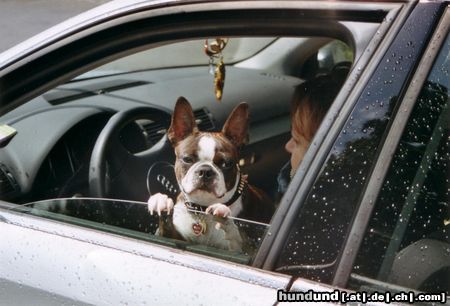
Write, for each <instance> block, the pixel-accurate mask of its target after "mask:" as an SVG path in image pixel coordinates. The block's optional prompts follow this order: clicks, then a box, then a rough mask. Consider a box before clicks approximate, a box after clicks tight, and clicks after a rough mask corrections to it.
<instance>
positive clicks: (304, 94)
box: [277, 67, 348, 197]
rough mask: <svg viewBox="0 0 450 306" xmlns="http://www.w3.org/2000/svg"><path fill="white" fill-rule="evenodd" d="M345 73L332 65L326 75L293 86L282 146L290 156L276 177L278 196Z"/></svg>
mask: <svg viewBox="0 0 450 306" xmlns="http://www.w3.org/2000/svg"><path fill="white" fill-rule="evenodd" d="M347 73H348V68H347V67H335V68H334V69H333V71H332V72H331V73H330V74H323V75H319V76H316V77H315V78H313V79H310V80H308V81H305V82H303V83H301V84H300V85H298V86H297V87H296V89H295V91H294V95H293V97H292V105H291V138H290V139H289V141H288V142H287V143H286V145H285V149H286V151H287V152H288V153H289V154H290V155H291V157H290V161H289V162H288V163H287V164H286V165H285V166H283V168H282V169H281V170H280V173H279V175H278V179H277V181H278V194H279V195H280V197H281V195H283V194H284V192H285V191H286V189H287V187H288V185H289V182H290V180H291V179H292V177H293V176H294V175H295V172H296V171H297V169H298V167H299V165H300V163H301V162H302V160H303V157H304V155H305V153H306V151H307V150H308V147H309V145H310V143H311V140H312V139H313V137H314V135H315V133H316V131H317V130H318V129H319V126H320V124H321V122H322V119H323V118H324V117H325V114H326V113H327V111H328V109H329V107H330V105H331V103H333V101H334V98H335V97H336V96H337V94H338V92H339V90H340V89H341V87H342V85H343V83H344V81H345V77H346V76H347Z"/></svg>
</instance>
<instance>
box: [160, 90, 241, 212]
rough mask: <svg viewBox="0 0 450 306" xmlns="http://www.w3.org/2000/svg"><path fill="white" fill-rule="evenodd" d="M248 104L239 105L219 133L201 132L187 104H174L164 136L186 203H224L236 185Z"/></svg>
mask: <svg viewBox="0 0 450 306" xmlns="http://www.w3.org/2000/svg"><path fill="white" fill-rule="evenodd" d="M248 116H249V113H248V105H247V104H246V103H241V104H239V105H238V106H237V107H236V108H235V109H234V110H233V111H232V112H231V114H230V116H229V117H228V119H227V120H226V122H225V124H224V126H223V129H222V131H221V132H201V131H199V130H198V127H197V123H196V122H195V117H194V114H193V112H192V108H191V105H190V104H189V102H188V101H187V100H186V99H185V98H183V97H180V98H179V99H178V101H177V103H176V106H175V110H174V113H173V116H172V122H171V125H170V128H169V130H168V137H169V140H170V142H171V143H172V145H173V147H174V148H175V155H176V162H175V173H176V177H177V180H178V183H179V185H180V187H181V190H182V191H183V193H184V195H185V196H186V197H187V200H188V201H190V202H194V203H197V204H199V205H202V206H208V205H211V204H215V203H226V202H227V201H228V200H229V199H231V197H232V196H233V194H234V192H235V190H236V188H237V185H238V183H239V178H240V172H239V166H238V161H239V150H240V148H241V147H242V146H243V145H244V144H245V143H246V141H247V138H248V137H247V135H248Z"/></svg>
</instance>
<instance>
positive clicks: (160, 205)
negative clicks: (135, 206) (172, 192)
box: [147, 193, 173, 216]
mask: <svg viewBox="0 0 450 306" xmlns="http://www.w3.org/2000/svg"><path fill="white" fill-rule="evenodd" d="M147 204H148V206H147V208H148V211H149V212H150V215H152V216H153V212H155V211H156V212H157V213H158V216H161V212H163V211H167V214H170V212H171V211H172V209H173V201H172V199H171V198H169V197H168V196H167V195H165V194H162V193H157V194H154V195H152V196H151V197H150V199H148V201H147Z"/></svg>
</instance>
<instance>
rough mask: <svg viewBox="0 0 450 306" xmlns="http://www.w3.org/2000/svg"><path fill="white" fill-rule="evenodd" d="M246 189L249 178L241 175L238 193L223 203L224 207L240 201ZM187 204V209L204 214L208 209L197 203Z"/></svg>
mask: <svg viewBox="0 0 450 306" xmlns="http://www.w3.org/2000/svg"><path fill="white" fill-rule="evenodd" d="M246 187H247V176H246V175H242V174H239V183H238V185H237V188H236V191H235V192H234V194H233V196H232V197H231V198H230V199H229V200H228V201H226V202H225V203H223V205H226V206H230V205H231V204H233V203H234V202H236V201H237V199H239V197H240V196H241V195H242V194H243V193H244V191H245V189H246ZM185 204H186V206H187V208H189V209H192V210H195V211H201V212H204V211H205V210H206V207H204V206H202V205H200V204H197V203H193V202H189V201H186V202H185Z"/></svg>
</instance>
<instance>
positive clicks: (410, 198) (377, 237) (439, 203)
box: [350, 35, 450, 295]
mask: <svg viewBox="0 0 450 306" xmlns="http://www.w3.org/2000/svg"><path fill="white" fill-rule="evenodd" d="M449 54H450V37H449V36H448V35H447V38H446V40H445V41H444V44H443V46H442V48H441V50H440V53H439V56H438V57H437V59H436V61H435V63H434V65H433V68H432V70H431V72H430V74H429V75H428V78H427V80H426V81H425V83H424V85H423V88H422V90H421V92H420V95H419V97H418V99H417V101H416V104H415V106H414V109H413V112H412V114H411V116H410V118H409V120H408V123H407V125H406V128H405V130H404V132H403V134H402V137H401V139H400V143H399V146H398V148H397V150H396V153H395V156H394V159H393V161H392V163H391V165H390V168H389V170H388V174H387V177H386V179H385V181H384V183H383V187H382V190H381V192H380V194H379V196H378V199H377V202H376V204H375V210H374V212H373V215H372V218H371V221H370V223H369V225H368V229H367V232H366V233H365V235H364V240H363V245H362V247H361V249H360V252H359V254H358V256H357V259H356V262H355V265H354V267H353V272H352V273H353V274H352V276H351V280H350V286H351V287H352V288H354V289H364V290H371V291H376V290H377V289H379V287H378V286H379V284H380V283H377V280H378V281H382V282H386V283H391V284H395V285H399V286H401V287H403V288H409V289H416V290H421V291H426V292H442V291H446V292H447V295H448V294H449V288H450V283H449V280H450V238H449V237H450V233H449V229H450V228H449V225H450V209H449V193H448V191H449V186H450V185H449V179H450V177H449V174H450V171H449V170H450V168H449V167H450V163H449V162H450V134H449V131H450V130H449V128H450V126H449V123H450V122H449V118H450V93H449V89H450V78H449V67H450V66H449V65H450V57H449ZM377 284H378V285H377ZM409 289H408V290H409Z"/></svg>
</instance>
